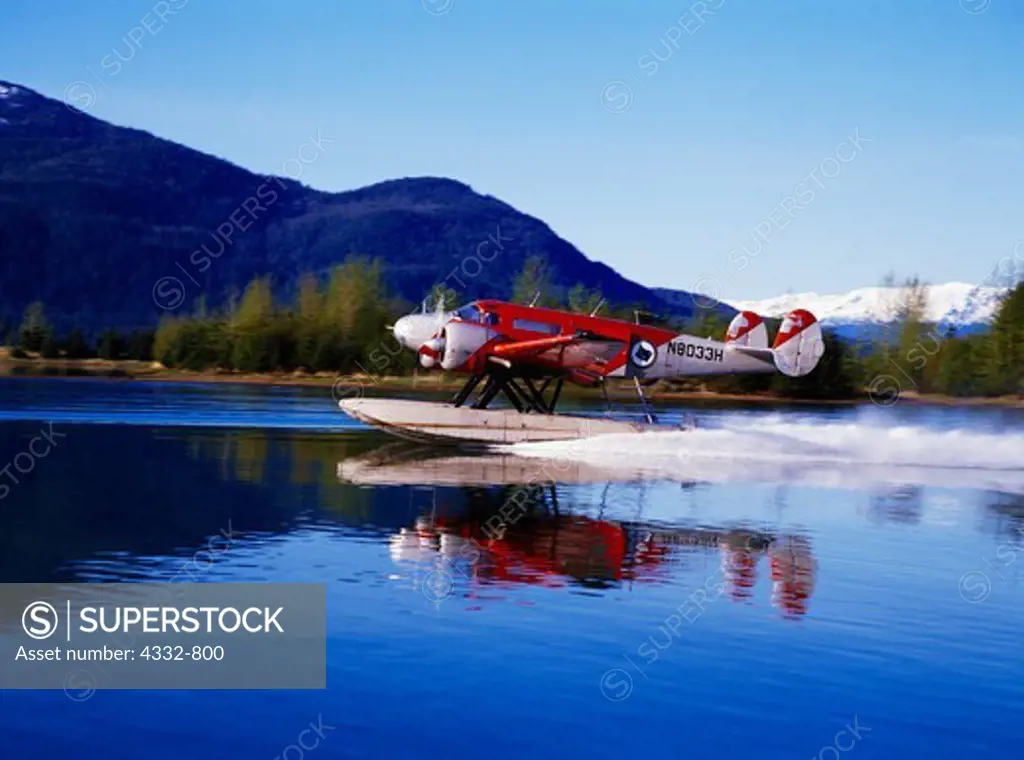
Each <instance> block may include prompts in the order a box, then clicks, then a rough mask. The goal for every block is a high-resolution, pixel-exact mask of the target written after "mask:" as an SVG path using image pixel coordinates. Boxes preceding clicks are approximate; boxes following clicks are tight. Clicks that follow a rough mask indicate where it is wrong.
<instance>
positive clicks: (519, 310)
mask: <svg viewBox="0 0 1024 760" xmlns="http://www.w3.org/2000/svg"><path fill="white" fill-rule="evenodd" d="M536 300H537V299H536V298H534V302H536ZM599 308H600V304H599V305H598V308H597V309H594V311H593V312H591V313H590V314H577V313H574V312H571V311H563V310H559V309H549V308H542V307H537V306H534V305H533V304H530V305H524V304H516V303H507V302H504V301H497V300H490V299H485V300H477V301H473V302H471V303H468V304H466V305H465V306H462V307H461V308H458V309H455V310H451V311H445V309H444V304H443V303H440V304H439V305H438V306H437V308H436V309H435V310H434V311H433V312H428V311H427V310H426V307H425V305H424V307H423V310H422V311H421V312H418V313H412V314H408V315H406V316H403V317H401V318H400V319H398V320H397V321H396V322H395V324H394V325H393V327H392V332H393V334H394V337H395V340H396V341H397V342H398V343H399V344H400V345H401V346H402V347H403V348H404V349H408V350H410V351H415V352H416V353H417V354H418V357H419V365H420V366H421V367H422V368H423V369H426V370H443V371H446V372H451V373H458V374H463V375H466V376H467V379H466V382H465V385H463V387H462V388H461V389H460V390H459V391H458V392H457V393H456V394H455V396H454V398H452V399H451V401H450V402H449V403H436V402H427V401H413V400H404V399H388V398H368V397H364V396H363V395H362V394H361V393H357V394H354V395H350V396H349V397H345V398H340V399H339V400H338V404H339V406H340V407H341V409H342V410H343V411H344V412H346V413H347V414H348V415H350V416H352V417H354V418H356V419H358V420H360V421H362V422H364V423H366V424H368V425H371V426H373V427H377V428H380V429H382V430H385V431H387V432H389V433H392V434H393V435H395V436H398V437H400V438H405V439H407V440H412V441H418V442H421V443H431V444H454V445H462V446H468V447H480V448H488V447H492V446H502V445H508V444H514V443H522V442H539V441H559V440H574V439H580V438H588V437H591V436H597V435H608V434H632V433H644V432H650V431H655V430H666V429H667V430H678V428H677V427H673V426H669V425H661V424H658V422H657V421H656V419H655V417H654V414H653V413H652V412H651V407H650V405H649V402H648V399H647V397H646V395H645V394H644V387H645V386H649V385H650V384H651V383H653V382H655V381H657V380H659V379H662V378H677V377H694V376H709V375H736V374H759V373H773V372H776V371H778V372H781V373H782V374H784V375H787V376H789V377H801V376H803V375H806V374H808V373H809V372H811V370H813V369H814V367H815V366H816V365H817V364H818V361H819V360H820V359H821V357H822V355H823V354H824V341H823V339H822V331H821V325H820V324H819V323H818V320H817V319H816V318H815V316H814V315H813V314H811V313H810V312H809V311H807V310H806V309H796V310H795V311H792V312H790V313H789V314H787V315H786V316H785V317H784V318H783V320H782V322H781V325H780V326H779V329H778V332H777V334H776V335H775V339H774V341H773V343H772V345H771V346H769V345H768V329H767V326H766V324H765V321H764V319H763V318H762V317H761V316H759V315H758V314H756V313H755V312H752V311H741V312H739V313H738V314H737V315H736V316H735V317H734V318H733V320H732V322H731V323H730V324H729V326H728V328H727V330H726V334H725V336H724V340H722V341H718V340H714V339H712V338H702V337H698V336H696V335H689V334H686V333H676V332H674V331H672V330H667V329H664V328H661V327H656V326H653V325H645V324H640V318H639V315H637V318H636V321H635V322H630V321H628V320H621V319H612V318H609V317H599V316H597V311H598V309H599ZM615 378H624V379H626V380H627V381H628V380H629V379H631V380H632V381H633V385H634V386H635V389H636V393H637V397H638V399H639V402H640V406H641V408H642V411H643V418H644V420H645V421H644V422H638V421H632V420H625V419H612V418H608V417H595V416H586V415H564V414H556V407H557V404H558V400H559V397H560V395H561V392H562V388H563V385H564V384H565V383H566V382H569V383H573V384H576V385H580V386H584V387H590V388H593V387H600V388H601V389H602V391H603V392H605V393H606V388H605V384H606V382H607V381H608V380H609V379H615ZM499 394H500V395H501V396H502V398H503V400H504V401H506V402H507V406H503V407H501V408H489V407H490V406H491V404H492V403H493V402H494V401H495V399H497V398H498V397H499ZM606 397H607V396H606Z"/></svg>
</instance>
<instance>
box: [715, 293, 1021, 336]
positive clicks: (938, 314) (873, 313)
mask: <svg viewBox="0 0 1024 760" xmlns="http://www.w3.org/2000/svg"><path fill="white" fill-rule="evenodd" d="M925 292H926V293H927V296H928V305H927V308H926V310H925V321H927V322H931V323H934V324H939V325H941V326H943V327H944V328H947V327H948V328H953V329H955V330H957V332H976V331H978V330H980V329H984V327H985V326H986V325H987V324H988V322H989V321H990V320H991V319H992V317H993V316H995V313H996V310H997V309H998V308H999V302H1000V299H1001V298H1002V297H1003V296H1004V295H1005V294H1006V292H1007V289H1006V288H997V287H982V286H979V285H970V284H967V283H964V282H950V283H947V284H945V285H928V286H925ZM899 298H900V288H898V287H895V288H887V287H877V288H857V289H856V290H851V291H850V292H849V293H841V294H838V295H818V294H817V293H796V294H787V295H784V296H776V297H774V298H765V299H762V300H757V301H734V302H733V306H735V307H736V308H738V309H746V310H750V311H755V312H757V313H759V314H763V315H765V316H773V317H774V316H782V315H783V314H786V313H787V312H789V311H792V310H793V309H796V308H800V307H802V308H805V309H808V310H809V311H810V312H811V313H812V314H814V315H815V316H817V317H818V319H819V320H820V321H821V323H822V324H823V325H825V326H828V327H832V328H833V329H835V330H836V331H837V332H838V333H839V334H840V335H843V336H845V337H851V338H856V337H866V336H868V335H870V334H871V333H872V332H873V331H874V330H875V329H876V328H877V327H880V326H881V325H884V324H885V323H886V322H889V321H891V319H892V314H893V309H894V307H895V305H896V304H897V303H898V302H899Z"/></svg>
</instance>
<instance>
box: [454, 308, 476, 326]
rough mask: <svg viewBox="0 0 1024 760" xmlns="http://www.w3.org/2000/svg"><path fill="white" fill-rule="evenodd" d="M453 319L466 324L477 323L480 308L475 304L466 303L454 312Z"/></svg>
mask: <svg viewBox="0 0 1024 760" xmlns="http://www.w3.org/2000/svg"><path fill="white" fill-rule="evenodd" d="M455 317H456V318H457V319H461V320H463V321H466V322H479V321H480V307H479V306H477V305H476V304H475V303H467V304H466V305H465V306H462V307H461V308H459V309H458V310H457V311H456V312H455Z"/></svg>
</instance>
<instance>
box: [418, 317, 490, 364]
mask: <svg viewBox="0 0 1024 760" xmlns="http://www.w3.org/2000/svg"><path fill="white" fill-rule="evenodd" d="M496 335H497V333H496V332H494V330H491V329H490V328H489V327H487V326H485V325H478V324H474V323H472V322H461V321H458V320H454V321H452V322H449V323H448V324H447V325H445V327H444V329H443V330H441V333H440V334H439V335H435V336H434V337H433V338H431V339H430V340H428V341H426V342H424V343H423V345H422V346H420V350H419V352H418V353H419V357H420V366H421V367H423V368H424V369H433V368H434V367H437V366H440V367H441V369H444V370H448V371H451V370H456V369H462V368H463V365H465V364H466V362H468V361H469V360H470V359H471V358H472V357H473V355H474V354H476V352H477V351H479V350H480V349H481V348H483V346H484V344H486V343H487V342H488V341H490V340H492V339H493V338H494V337H495V336H496Z"/></svg>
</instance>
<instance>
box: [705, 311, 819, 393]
mask: <svg viewBox="0 0 1024 760" xmlns="http://www.w3.org/2000/svg"><path fill="white" fill-rule="evenodd" d="M725 342H726V345H727V346H729V348H730V349H732V350H733V351H736V352H738V353H741V354H746V355H747V356H753V357H756V358H758V359H761V360H762V361H771V362H772V363H773V364H774V365H775V367H776V368H777V369H778V370H779V372H781V373H782V374H784V375H786V376H788V377H803V376H804V375H806V374H808V373H810V372H811V371H812V370H813V369H814V368H815V367H816V366H817V365H818V361H819V360H820V359H821V357H822V354H824V353H825V343H824V340H823V339H822V334H821V325H820V324H819V323H818V319H817V318H816V317H815V316H814V315H813V314H811V312H809V311H807V310H806V309H796V310H794V311H791V312H790V313H789V314H787V315H786V316H785V317H784V318H783V320H782V324H781V325H780V326H779V332H778V334H777V335H776V336H775V342H774V343H773V344H772V347H771V348H768V330H767V328H766V326H765V324H764V320H763V319H762V318H761V317H760V316H758V315H757V314H755V313H754V312H752V311H742V312H740V313H739V314H737V315H736V316H735V318H733V321H732V323H731V324H730V325H729V329H728V331H727V332H726V336H725Z"/></svg>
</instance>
